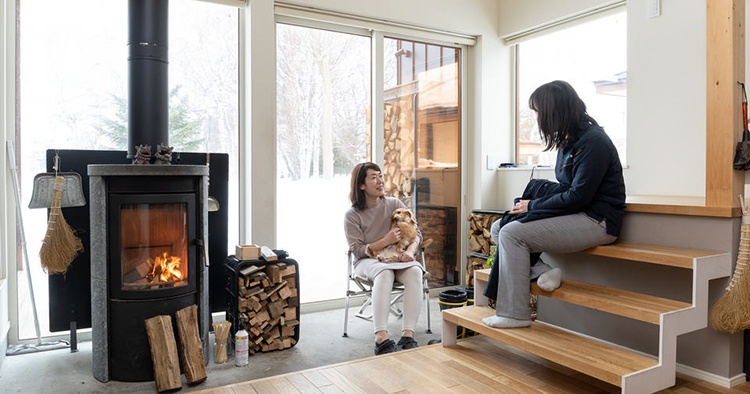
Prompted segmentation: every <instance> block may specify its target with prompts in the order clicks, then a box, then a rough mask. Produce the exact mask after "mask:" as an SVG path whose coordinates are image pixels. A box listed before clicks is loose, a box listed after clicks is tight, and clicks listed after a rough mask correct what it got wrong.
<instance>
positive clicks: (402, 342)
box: [396, 337, 419, 350]
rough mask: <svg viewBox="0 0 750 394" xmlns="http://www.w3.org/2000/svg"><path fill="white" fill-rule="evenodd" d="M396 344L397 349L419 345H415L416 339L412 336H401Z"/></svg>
mask: <svg viewBox="0 0 750 394" xmlns="http://www.w3.org/2000/svg"><path fill="white" fill-rule="evenodd" d="M396 346H398V349H399V350H407V349H414V348H416V347H418V346H419V345H417V341H416V340H414V338H412V337H401V339H399V340H398V344H397V345H396Z"/></svg>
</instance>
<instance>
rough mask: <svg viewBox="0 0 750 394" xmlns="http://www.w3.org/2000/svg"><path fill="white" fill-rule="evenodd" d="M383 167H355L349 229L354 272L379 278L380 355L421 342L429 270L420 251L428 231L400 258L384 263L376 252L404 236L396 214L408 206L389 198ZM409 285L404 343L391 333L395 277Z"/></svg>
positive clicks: (375, 293) (375, 294) (375, 289)
mask: <svg viewBox="0 0 750 394" xmlns="http://www.w3.org/2000/svg"><path fill="white" fill-rule="evenodd" d="M384 186H385V183H384V181H383V173H382V172H381V171H380V167H379V166H378V165H377V164H375V163H360V164H357V165H356V166H355V167H354V169H353V170H352V179H351V191H350V193H349V200H350V201H351V203H352V207H351V208H349V210H348V211H347V212H346V215H345V220H344V232H345V233H346V241H347V243H348V244H349V245H350V246H351V247H352V248H353V253H354V256H355V257H356V258H357V262H355V263H354V271H353V272H354V274H355V275H357V276H360V277H363V278H366V279H368V280H370V281H372V282H373V286H372V311H373V319H372V320H373V323H374V325H375V354H376V355H378V354H385V353H392V352H395V351H397V350H401V349H413V348H415V347H417V341H416V340H415V339H414V330H415V329H416V325H417V320H418V318H419V313H420V310H421V308H422V275H423V273H424V272H423V269H422V266H421V264H420V263H419V262H417V261H415V259H414V255H415V253H416V252H417V250H418V248H419V243H420V242H422V234H421V232H419V233H418V234H417V240H416V241H415V242H413V243H412V244H411V245H409V247H408V248H407V249H406V251H404V252H403V253H401V255H400V256H399V258H398V261H393V262H381V261H378V260H377V259H375V258H372V257H370V256H376V255H377V253H378V251H379V250H381V249H383V248H385V247H386V246H388V245H390V244H393V243H396V242H398V241H399V240H400V239H401V233H400V232H399V230H398V228H394V229H391V226H390V224H391V215H392V214H393V211H395V210H396V209H398V208H406V206H405V205H404V203H403V202H401V200H399V199H397V198H395V197H386V196H385V192H384ZM394 281H398V282H400V283H402V284H403V285H404V297H403V312H404V317H403V322H402V329H401V339H399V341H398V343H396V342H394V341H393V340H392V339H390V338H389V337H388V315H389V314H390V308H391V305H390V301H391V300H390V298H391V289H392V288H393V282H394Z"/></svg>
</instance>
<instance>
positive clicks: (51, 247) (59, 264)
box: [39, 176, 83, 274]
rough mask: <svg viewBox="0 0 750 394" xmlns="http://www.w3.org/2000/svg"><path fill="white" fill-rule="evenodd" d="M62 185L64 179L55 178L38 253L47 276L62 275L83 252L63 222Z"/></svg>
mask: <svg viewBox="0 0 750 394" xmlns="http://www.w3.org/2000/svg"><path fill="white" fill-rule="evenodd" d="M64 183H65V178H63V177H62V176H56V177H55V185H54V187H53V191H52V207H51V209H50V213H49V219H48V221H47V233H46V234H45V235H44V241H43V242H42V248H41V250H40V251H39V259H40V260H41V261H42V268H43V269H44V272H46V273H47V274H64V273H65V272H66V271H67V270H68V267H69V266H70V263H71V262H73V259H75V258H76V256H78V254H79V253H80V252H81V251H82V250H83V244H82V243H81V240H80V239H79V238H78V237H76V235H75V233H74V232H73V229H72V228H71V227H70V225H69V224H68V222H66V221H65V217H63V215H62V209H60V201H61V200H62V190H63V184H64Z"/></svg>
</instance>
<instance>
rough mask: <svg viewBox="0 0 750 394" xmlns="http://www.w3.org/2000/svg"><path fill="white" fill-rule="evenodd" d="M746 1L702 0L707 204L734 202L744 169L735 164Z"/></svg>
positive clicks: (741, 191) (739, 130)
mask: <svg viewBox="0 0 750 394" xmlns="http://www.w3.org/2000/svg"><path fill="white" fill-rule="evenodd" d="M744 33H745V1H744V0H710V1H706V204H705V205H706V206H707V207H738V206H739V199H738V198H737V196H738V195H741V194H742V195H744V187H745V172H744V171H737V170H735V169H733V167H732V164H733V162H734V151H735V146H736V143H737V142H738V141H740V140H741V138H742V137H741V136H742V131H743V130H742V127H743V126H742V116H740V114H741V113H742V111H741V110H740V101H741V97H742V96H741V94H742V91H741V88H740V86H739V84H738V83H737V81H740V82H746V81H745V80H744V79H745V78H744V75H745V34H744Z"/></svg>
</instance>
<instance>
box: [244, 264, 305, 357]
mask: <svg viewBox="0 0 750 394" xmlns="http://www.w3.org/2000/svg"><path fill="white" fill-rule="evenodd" d="M296 272H297V268H296V266H295V265H293V264H286V263H281V262H280V263H268V264H266V265H265V266H264V265H260V264H259V265H250V266H247V267H245V268H243V269H241V270H240V272H239V273H240V275H239V277H238V281H239V287H238V289H239V291H238V293H239V294H238V300H237V301H238V302H237V306H238V312H239V314H240V316H239V317H240V320H241V321H243V322H244V328H245V330H246V331H247V332H248V334H249V352H250V354H255V353H256V352H268V351H271V350H281V349H287V348H290V347H292V346H294V345H295V344H296V339H295V338H299V336H296V335H295V333H296V330H297V329H298V326H299V316H297V310H298V307H299V293H298V287H297V280H296V278H297V276H296Z"/></svg>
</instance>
